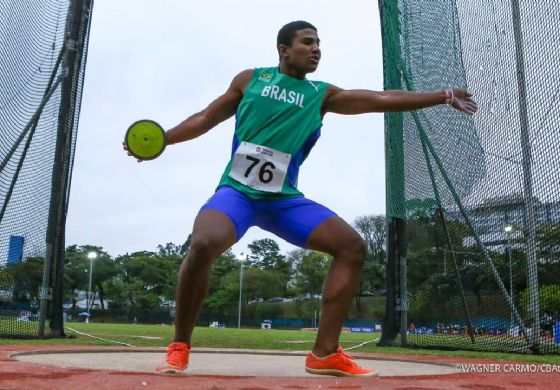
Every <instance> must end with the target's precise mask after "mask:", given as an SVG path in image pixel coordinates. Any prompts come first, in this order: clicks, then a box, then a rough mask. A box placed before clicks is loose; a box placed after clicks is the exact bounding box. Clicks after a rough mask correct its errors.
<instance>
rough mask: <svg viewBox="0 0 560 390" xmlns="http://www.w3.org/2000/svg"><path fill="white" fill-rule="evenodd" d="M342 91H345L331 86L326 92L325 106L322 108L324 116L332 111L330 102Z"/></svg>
mask: <svg viewBox="0 0 560 390" xmlns="http://www.w3.org/2000/svg"><path fill="white" fill-rule="evenodd" d="M342 91H344V89H342V88H340V87H337V86H336V85H333V84H329V87H328V88H327V91H326V92H325V96H324V97H323V104H322V108H321V111H322V113H323V115H324V114H325V113H327V112H329V111H330V102H331V101H332V98H333V97H334V96H336V95H337V94H338V93H340V92H342Z"/></svg>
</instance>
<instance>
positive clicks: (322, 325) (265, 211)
mask: <svg viewBox="0 0 560 390" xmlns="http://www.w3.org/2000/svg"><path fill="white" fill-rule="evenodd" d="M319 42H320V41H319V37H318V35H317V29H316V28H315V27H314V26H313V25H311V24H310V23H307V22H304V21H297V22H292V23H289V24H287V25H285V26H284V27H282V28H281V29H280V31H279V33H278V40H277V48H278V54H279V57H280V59H279V65H278V66H277V67H269V68H256V69H250V70H245V71H243V72H241V73H239V74H238V75H237V76H235V77H234V79H233V81H232V82H231V85H230V86H229V88H228V89H227V91H226V92H225V93H224V94H223V95H222V96H220V97H218V98H217V99H216V100H214V101H213V102H212V103H210V105H209V106H208V107H206V108H205V109H204V110H202V111H201V112H199V113H197V114H194V115H192V116H191V117H189V118H187V119H186V120H185V121H183V122H182V123H180V124H179V125H177V126H176V127H174V128H172V129H170V130H168V131H167V132H166V143H167V144H168V145H172V144H176V143H179V142H183V141H188V140H191V139H194V138H196V137H198V136H200V135H202V134H204V133H206V132H207V131H209V130H210V129H212V128H213V127H214V126H216V125H217V124H219V123H221V122H223V121H225V120H226V119H228V118H230V117H231V116H233V115H236V126H235V132H234V136H233V146H232V153H231V159H230V161H229V163H228V165H227V167H226V169H225V171H224V173H223V176H222V178H221V180H220V183H219V185H218V188H217V190H216V192H215V193H214V195H213V196H212V197H211V198H210V199H209V200H208V202H207V203H206V204H205V205H204V206H203V207H202V208H201V210H200V212H199V214H198V216H197V217H196V220H195V222H194V227H193V231H192V242H191V246H190V249H189V252H188V254H187V256H186V258H185V260H184V261H183V263H182V265H181V269H180V271H179V276H178V281H177V294H176V295H177V301H176V313H175V339H174V342H172V343H171V344H170V345H169V347H168V349H167V358H166V361H165V362H164V363H163V364H162V365H161V366H159V367H158V368H157V370H156V371H157V372H160V373H181V372H183V370H184V369H186V368H187V366H188V360H189V352H190V349H191V334H192V332H193V328H194V326H195V324H196V321H197V317H198V313H199V310H200V308H201V306H202V303H203V301H204V299H205V297H206V294H207V290H208V279H209V274H210V270H211V266H212V263H213V262H214V261H215V260H216V258H217V257H218V256H220V254H222V253H223V252H224V251H225V250H227V249H228V248H229V247H231V246H232V245H233V244H235V243H236V242H237V241H238V240H239V239H240V238H241V237H242V236H243V235H244V234H245V232H246V231H247V229H248V228H249V227H251V226H259V227H261V228H262V229H264V230H267V231H270V232H272V233H274V234H276V235H277V236H279V237H281V238H283V239H285V240H286V241H288V242H290V243H292V244H294V245H297V246H300V247H303V248H307V249H311V250H314V251H320V252H325V253H328V254H329V255H331V256H332V257H333V260H332V263H331V267H330V270H329V272H328V274H327V277H326V279H325V282H324V287H323V302H322V310H321V317H320V322H319V329H318V333H317V338H316V341H315V344H314V346H313V348H312V351H311V352H310V353H309V354H308V356H307V359H306V365H305V369H306V371H307V372H310V373H313V374H326V375H338V376H376V375H377V373H376V372H375V371H373V370H369V369H365V368H362V367H360V366H359V365H358V364H357V363H356V362H355V361H354V360H352V359H351V358H350V357H349V356H347V355H346V354H345V353H344V352H343V351H342V349H341V348H340V346H339V336H340V332H341V329H342V326H343V321H344V319H345V317H346V314H347V311H348V309H349V307H350V304H351V302H352V298H353V296H354V294H355V292H356V289H357V286H358V282H359V278H360V272H361V269H362V265H363V261H364V255H365V253H366V245H365V243H364V240H363V239H362V238H361V237H360V235H359V234H358V233H357V232H356V231H355V230H354V229H353V228H352V227H351V226H350V225H348V224H347V223H346V222H345V221H344V220H342V219H341V218H340V217H338V216H337V215H336V214H335V213H334V212H333V211H331V210H329V209H328V208H326V207H324V206H322V205H320V204H318V203H316V202H313V201H312V200H309V199H307V198H305V197H304V196H303V194H302V193H301V192H300V191H298V189H297V179H298V171H299V167H300V165H301V164H302V163H303V161H304V160H305V159H306V157H307V155H308V154H309V152H310V150H311V148H312V147H313V145H314V144H315V142H316V141H317V139H318V138H319V135H320V129H321V126H322V119H323V116H324V115H325V113H327V112H333V113H337V114H348V115H351V114H363V113H370V112H386V111H409V110H418V109H422V108H426V107H432V106H435V105H438V104H446V103H447V104H449V105H451V106H452V107H453V108H455V109H457V110H460V111H463V112H465V113H468V114H472V113H474V112H476V111H477V105H476V103H475V102H474V101H473V100H472V98H471V94H469V93H468V92H466V91H465V90H463V89H459V88H456V89H445V90H443V91H438V92H429V93H412V92H405V91H384V92H375V91H369V90H344V89H341V88H338V87H336V86H334V85H331V84H327V83H324V82H321V81H311V80H308V79H307V78H306V75H307V74H308V73H312V72H314V71H315V70H316V69H317V66H318V65H319V61H320V60H321V50H320V48H319Z"/></svg>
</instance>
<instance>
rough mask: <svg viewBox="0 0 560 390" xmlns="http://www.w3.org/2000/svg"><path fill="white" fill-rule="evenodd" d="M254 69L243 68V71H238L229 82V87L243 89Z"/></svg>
mask: <svg viewBox="0 0 560 390" xmlns="http://www.w3.org/2000/svg"><path fill="white" fill-rule="evenodd" d="M254 72H255V70H254V69H245V70H244V71H242V72H240V73H238V74H237V75H236V76H235V77H234V78H233V80H232V82H231V87H230V88H233V89H236V90H239V91H241V92H243V91H245V88H246V87H247V85H249V82H250V81H251V78H252V77H253V73H254Z"/></svg>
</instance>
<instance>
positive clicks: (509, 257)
mask: <svg viewBox="0 0 560 390" xmlns="http://www.w3.org/2000/svg"><path fill="white" fill-rule="evenodd" d="M507 249H508V260H509V295H510V296H511V299H512V300H513V270H512V268H511V239H510V236H509V233H508V235H507ZM510 312H511V310H510ZM509 326H510V328H512V327H513V312H511V319H510V325H509Z"/></svg>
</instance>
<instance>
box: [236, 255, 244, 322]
mask: <svg viewBox="0 0 560 390" xmlns="http://www.w3.org/2000/svg"><path fill="white" fill-rule="evenodd" d="M240 264H241V268H240V271H239V310H238V312H237V329H240V328H241V297H242V295H243V294H242V291H243V260H241V261H240Z"/></svg>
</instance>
